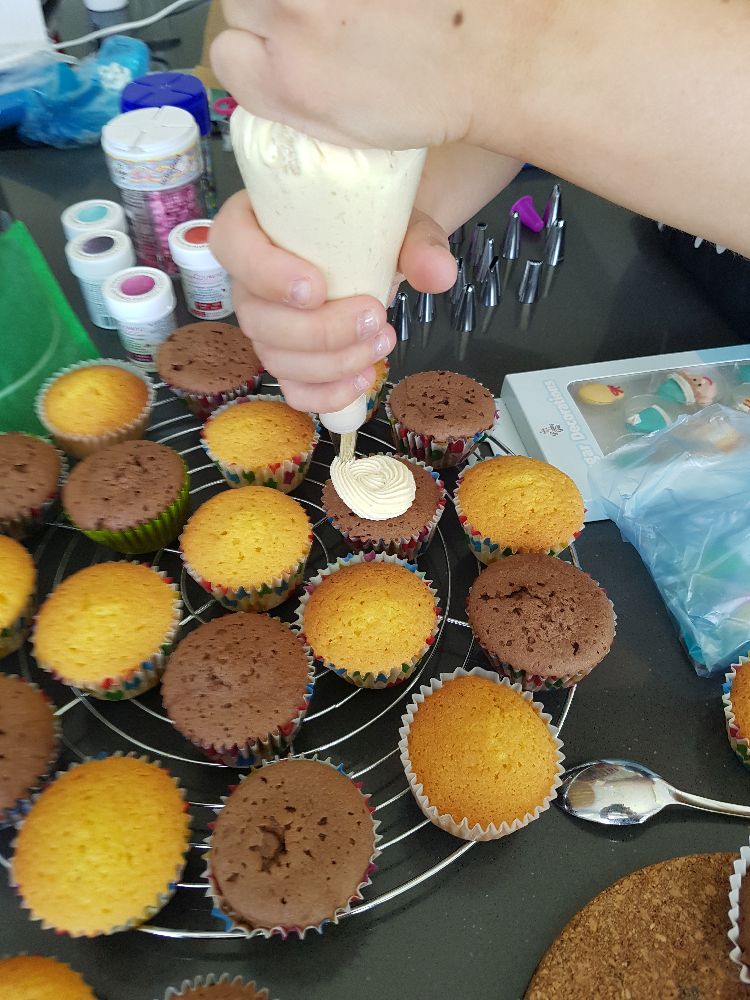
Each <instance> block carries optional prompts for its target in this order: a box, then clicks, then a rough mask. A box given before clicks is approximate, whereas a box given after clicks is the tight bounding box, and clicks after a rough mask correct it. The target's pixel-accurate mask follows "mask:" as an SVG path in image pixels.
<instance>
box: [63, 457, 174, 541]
mask: <svg viewBox="0 0 750 1000" xmlns="http://www.w3.org/2000/svg"><path fill="white" fill-rule="evenodd" d="M188 500H189V478H188V470H187V466H186V465H185V463H184V462H183V460H182V459H181V458H180V456H179V455H178V454H177V452H176V451H173V450H172V449H171V448H168V447H167V446H166V445H163V444H157V443H156V442H154V441H125V442H123V443H122V444H115V445H111V446H110V447H109V448H103V449H102V450H101V451H97V452H94V454H93V455H89V457H88V458H85V459H84V460H83V461H82V462H81V463H80V464H79V465H77V466H76V467H75V469H73V471H72V472H71V474H70V476H69V477H68V480H67V482H66V483H65V486H64V487H63V506H64V507H65V513H66V514H67V515H68V517H69V518H70V520H71V521H72V523H73V524H74V525H75V526H76V527H77V528H80V530H81V531H82V532H83V533H84V534H85V535H87V536H88V537H89V538H92V539H93V540H94V541H95V542H100V543H101V544H103V545H108V546H109V547H110V548H111V549H115V551H116V552H125V553H130V554H139V553H142V552H154V551H155V550H156V549H160V548H163V547H164V546H165V545H167V544H168V543H169V542H171V541H173V540H174V539H175V538H176V537H177V535H178V534H179V533H180V531H181V530H182V527H183V525H184V523H185V521H186V519H187V515H188Z"/></svg>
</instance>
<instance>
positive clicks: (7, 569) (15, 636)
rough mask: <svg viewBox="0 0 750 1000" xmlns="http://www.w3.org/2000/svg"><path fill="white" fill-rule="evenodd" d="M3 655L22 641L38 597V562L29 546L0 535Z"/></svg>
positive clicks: (0, 643)
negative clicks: (29, 550) (31, 553)
mask: <svg viewBox="0 0 750 1000" xmlns="http://www.w3.org/2000/svg"><path fill="white" fill-rule="evenodd" d="M0 581H2V586H0V659H2V658H3V657H4V656H9V655H10V653H14V652H15V651H16V650H17V649H19V648H20V646H22V645H23V642H24V639H25V638H26V636H27V634H28V631H29V626H30V625H31V616H32V614H33V613H34V601H35V598H36V566H35V565H34V560H33V559H32V558H31V556H30V554H29V552H28V550H27V549H25V548H24V547H23V545H21V543H20V542H17V541H16V540H15V539H14V538H9V537H8V536H7V535H0Z"/></svg>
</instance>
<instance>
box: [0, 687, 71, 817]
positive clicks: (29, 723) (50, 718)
mask: <svg viewBox="0 0 750 1000" xmlns="http://www.w3.org/2000/svg"><path fill="white" fill-rule="evenodd" d="M58 749H59V727H58V724H57V719H56V717H55V712H54V708H53V706H52V704H51V703H50V701H49V700H48V698H47V696H46V695H45V694H44V693H43V692H42V691H40V690H39V688H38V687H37V686H36V685H35V684H29V683H28V682H27V681H25V680H22V679H21V678H20V677H16V676H15V675H13V674H0V821H3V822H9V823H17V822H18V820H19V819H21V817H22V816H23V814H24V813H25V812H27V811H28V809H29V808H30V806H31V793H32V792H33V791H35V790H36V789H38V788H39V786H40V784H41V783H42V781H43V779H44V778H45V777H46V776H47V775H48V774H49V772H50V770H51V769H52V767H53V766H54V763H55V760H56V759H57V753H58Z"/></svg>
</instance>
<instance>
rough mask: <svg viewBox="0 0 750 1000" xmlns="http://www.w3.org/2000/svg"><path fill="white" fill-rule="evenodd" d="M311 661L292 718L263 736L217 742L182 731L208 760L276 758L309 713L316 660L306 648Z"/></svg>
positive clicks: (254, 762)
mask: <svg viewBox="0 0 750 1000" xmlns="http://www.w3.org/2000/svg"><path fill="white" fill-rule="evenodd" d="M305 656H306V657H307V662H308V672H307V684H306V685H305V690H304V692H303V694H302V697H301V700H300V703H299V705H297V707H296V709H295V711H294V713H293V715H292V716H291V718H289V719H287V720H286V721H285V722H283V723H281V724H279V725H277V726H275V727H274V728H273V729H272V730H271V731H270V732H268V733H265V734H264V735H263V736H255V737H252V736H251V737H249V738H248V739H247V740H245V741H244V742H243V743H235V744H232V745H231V746H229V745H216V744H210V743H205V742H204V741H202V740H196V739H194V738H193V737H192V736H191V735H190V734H189V733H183V735H184V736H186V737H187V738H188V739H189V740H191V742H193V743H194V744H195V745H196V746H197V747H200V749H201V750H202V751H203V753H204V754H205V755H206V756H207V757H208V758H209V760H213V761H216V763H218V764H226V765H227V766H228V767H257V766H258V765H259V764H260V763H261V762H262V761H268V760H273V759H274V758H276V757H278V756H280V755H281V754H282V753H284V752H285V751H287V750H288V749H289V748H290V747H291V745H292V742H293V741H294V738H295V736H296V735H297V733H298V732H299V731H300V728H301V726H302V720H303V719H304V718H305V715H306V714H307V710H308V708H309V707H310V701H311V700H312V696H313V690H314V688H315V663H314V661H313V658H312V656H311V655H310V653H309V651H308V650H307V649H305Z"/></svg>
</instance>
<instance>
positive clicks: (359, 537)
mask: <svg viewBox="0 0 750 1000" xmlns="http://www.w3.org/2000/svg"><path fill="white" fill-rule="evenodd" d="M394 461H396V462H401V463H402V464H403V465H406V466H407V468H408V469H409V470H410V471H411V473H412V475H413V476H414V485H415V486H416V494H415V497H414V501H413V502H412V505H411V506H410V507H409V509H408V510H407V511H406V512H405V513H404V514H400V515H399V516H398V517H389V518H387V519H385V520H382V521H375V520H372V519H370V518H366V517H360V516H359V515H358V514H355V512H354V511H353V510H352V509H351V508H350V507H349V506H348V505H347V504H346V503H345V502H344V501H343V500H342V499H341V497H340V496H339V495H338V493H337V492H336V490H335V488H334V485H333V483H332V482H331V480H330V479H329V480H328V482H327V483H326V484H325V486H324V487H323V497H322V501H321V502H322V505H323V510H324V511H325V512H326V514H327V515H328V520H329V521H330V522H331V524H332V525H333V526H334V528H335V529H336V530H337V531H339V532H340V533H341V534H342V535H343V536H344V539H345V540H346V543H347V545H348V546H349V548H350V549H352V550H353V551H354V552H387V553H388V555H392V556H400V557H401V558H402V559H410V560H412V561H413V560H414V559H416V558H417V556H419V555H420V554H421V553H422V552H424V550H425V549H426V548H427V546H428V545H429V544H430V542H431V541H432V538H433V536H434V534H435V529H436V528H437V526H438V522H439V521H440V518H441V517H442V515H443V510H444V509H445V504H446V493H445V489H444V487H443V483H442V481H441V479H440V478H439V476H438V474H437V472H433V470H432V469H431V468H430V467H429V466H427V465H425V464H424V463H423V462H419V461H417V460H416V459H413V458H406V457H402V456H396V457H395V458H394Z"/></svg>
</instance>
